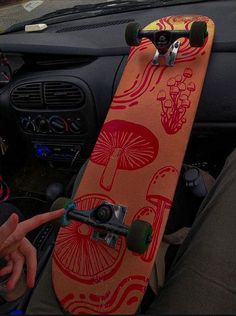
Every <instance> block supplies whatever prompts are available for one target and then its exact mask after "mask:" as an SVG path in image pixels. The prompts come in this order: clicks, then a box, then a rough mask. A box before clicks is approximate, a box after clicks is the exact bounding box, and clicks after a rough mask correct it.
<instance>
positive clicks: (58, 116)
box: [0, 0, 236, 163]
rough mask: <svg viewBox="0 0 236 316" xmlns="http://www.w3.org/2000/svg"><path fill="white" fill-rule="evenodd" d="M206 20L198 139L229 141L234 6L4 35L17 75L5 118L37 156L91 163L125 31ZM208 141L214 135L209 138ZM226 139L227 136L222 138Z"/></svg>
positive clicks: (154, 12) (3, 97) (143, 13)
mask: <svg viewBox="0 0 236 316" xmlns="http://www.w3.org/2000/svg"><path fill="white" fill-rule="evenodd" d="M183 14H201V15H207V16H209V17H211V18H212V19H213V20H214V22H215V24H216V35H215V40H214V45H213V51H212V56H211V59H210V63H209V67H208V72H207V76H206V79H205V84H204V88H203V92H202V96H201V99H200V104H199V109H198V112H197V116H196V121H195V125H194V129H193V133H194V135H195V136H196V137H199V138H203V137H210V136H211V137H213V138H214V139H215V140H216V143H217V139H218V137H219V135H221V137H223V138H224V135H225V134H226V135H227V137H229V136H228V135H231V136H232V137H231V138H230V139H231V141H233V140H234V141H235V137H234V135H235V130H236V90H235V82H236V71H235V70H236V1H230V0H228V1H207V2H204V3H203V2H201V3H192V4H185V5H184V4H181V5H173V6H167V7H161V8H154V9H153V8H152V9H147V10H137V11H131V12H126V13H117V14H111V15H109V16H108V15H105V16H99V17H93V18H91V17H90V18H85V19H82V20H74V21H69V22H63V23H58V24H54V25H50V26H49V27H48V29H47V30H45V31H43V32H41V33H34V34H29V33H25V32H23V31H19V32H15V33H10V34H6V35H1V36H0V50H1V51H2V52H4V54H5V55H6V57H7V59H8V61H9V64H10V66H11V68H12V71H13V77H12V80H11V82H9V83H8V84H7V85H4V86H2V88H1V90H0V116H1V115H2V116H5V117H6V120H8V118H11V120H12V118H13V117H14V121H15V122H16V126H17V131H19V132H20V133H21V134H22V135H24V137H26V139H27V141H28V143H29V144H31V146H32V148H33V150H34V153H35V155H36V156H37V157H38V158H40V159H44V160H49V161H62V162H66V161H68V162H70V161H71V160H72V159H73V157H74V156H75V155H78V156H79V160H78V161H79V163H82V162H83V161H85V160H86V159H87V158H88V157H89V154H90V152H91V150H92V148H93V145H94V143H95V141H96V138H97V135H98V133H99V130H100V128H101V126H102V123H103V121H104V119H105V117H106V113H107V111H108V108H109V105H110V103H111V101H112V97H113V95H114V93H115V91H116V88H117V86H118V83H119V80H120V78H121V76H122V72H123V69H124V67H125V64H126V60H127V56H128V54H129V49H130V48H129V47H128V46H127V44H126V43H125V37H124V32H125V28H126V26H127V24H128V23H129V22H134V21H136V22H138V23H140V24H141V25H142V26H145V25H147V24H148V23H150V21H153V20H155V19H158V18H160V17H163V16H168V15H183ZM209 135H210V136H209ZM222 135H223V136H222Z"/></svg>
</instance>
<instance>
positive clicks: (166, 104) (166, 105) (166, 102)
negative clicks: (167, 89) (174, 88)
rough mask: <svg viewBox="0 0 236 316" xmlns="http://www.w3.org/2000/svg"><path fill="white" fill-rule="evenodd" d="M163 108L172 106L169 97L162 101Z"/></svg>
mask: <svg viewBox="0 0 236 316" xmlns="http://www.w3.org/2000/svg"><path fill="white" fill-rule="evenodd" d="M164 107H165V108H171V107H172V102H171V100H170V99H168V100H166V101H165V103H164Z"/></svg>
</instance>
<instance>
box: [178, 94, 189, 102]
mask: <svg viewBox="0 0 236 316" xmlns="http://www.w3.org/2000/svg"><path fill="white" fill-rule="evenodd" d="M179 99H180V100H181V101H184V100H187V99H188V96H187V94H184V93H182V94H181V95H180V97H179Z"/></svg>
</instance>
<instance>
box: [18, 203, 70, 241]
mask: <svg viewBox="0 0 236 316" xmlns="http://www.w3.org/2000/svg"><path fill="white" fill-rule="evenodd" d="M64 213H65V211H64V209H61V210H58V211H54V212H49V213H44V214H40V215H36V216H34V217H32V218H30V219H28V220H26V221H24V222H21V223H19V225H18V227H17V231H18V229H19V232H20V233H21V234H22V233H23V234H24V236H25V235H26V234H27V233H29V232H30V231H32V230H34V229H35V228H37V227H39V226H41V225H43V224H45V223H47V222H50V221H53V220H54V219H57V218H59V217H61V216H63V215H64Z"/></svg>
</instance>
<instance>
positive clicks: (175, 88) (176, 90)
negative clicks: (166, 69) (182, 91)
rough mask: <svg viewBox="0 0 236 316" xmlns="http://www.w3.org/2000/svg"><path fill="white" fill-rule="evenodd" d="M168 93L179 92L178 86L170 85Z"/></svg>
mask: <svg viewBox="0 0 236 316" xmlns="http://www.w3.org/2000/svg"><path fill="white" fill-rule="evenodd" d="M170 93H171V94H178V93H179V88H178V87H175V86H172V87H171V88H170Z"/></svg>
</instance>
